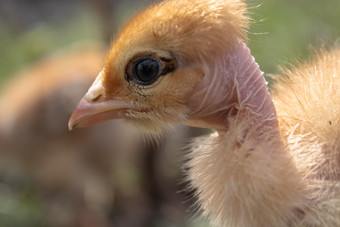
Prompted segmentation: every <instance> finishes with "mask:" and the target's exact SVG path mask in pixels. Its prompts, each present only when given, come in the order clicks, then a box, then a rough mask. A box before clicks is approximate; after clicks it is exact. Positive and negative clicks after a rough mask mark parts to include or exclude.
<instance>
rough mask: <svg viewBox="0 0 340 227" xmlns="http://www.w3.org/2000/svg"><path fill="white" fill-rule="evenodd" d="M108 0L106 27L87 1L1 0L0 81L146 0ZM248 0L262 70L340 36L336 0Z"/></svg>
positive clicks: (99, 33)
mask: <svg viewBox="0 0 340 227" xmlns="http://www.w3.org/2000/svg"><path fill="white" fill-rule="evenodd" d="M51 2H52V3H51ZM53 2H54V3H53ZM97 2H99V3H100V2H101V1H100V0H99V1H97ZM112 2H114V4H113V3H111V4H110V7H111V8H110V10H111V11H110V15H108V16H107V17H105V19H104V20H110V23H108V24H109V25H112V26H111V29H110V28H105V26H107V24H104V23H103V14H105V13H103V12H101V10H100V9H99V8H100V6H99V7H98V6H96V5H97V4H96V3H93V2H91V1H76V0H73V1H65V0H64V1H45V3H44V1H42V0H41V1H38V0H36V1H33V0H26V1H25V0H15V1H10V0H1V2H0V7H1V8H0V37H1V42H0V50H1V55H0V84H1V83H3V82H4V81H6V79H8V78H9V77H10V76H11V75H12V74H13V73H14V72H16V71H18V70H19V69H21V68H23V67H24V66H26V65H28V64H30V63H32V62H34V61H36V60H38V59H40V58H42V57H44V56H46V55H48V54H49V53H51V52H52V51H55V50H58V49H59V48H62V47H64V46H66V45H68V44H70V43H72V42H74V41H77V40H83V39H91V40H93V39H95V40H103V39H106V38H107V36H108V34H114V33H115V32H116V31H117V29H119V27H120V26H121V25H122V24H123V22H124V21H126V20H127V19H128V18H129V17H130V16H131V15H133V13H134V12H136V11H138V9H140V8H142V7H144V6H145V5H147V2H148V1H146V0H144V1H142V0H139V1H137V0H136V1H133V0H129V1H118V0H113V1H112ZM248 5H249V7H250V12H251V17H252V18H253V20H254V23H253V25H252V27H251V30H250V33H249V38H250V40H249V46H250V48H251V50H252V52H253V54H254V56H255V58H256V60H257V61H258V63H259V65H260V66H261V68H262V70H263V71H264V72H266V73H276V72H277V69H278V65H279V64H287V63H292V62H294V61H295V59H305V58H306V57H307V56H308V54H309V53H310V50H311V46H313V47H319V46H321V45H323V44H326V45H332V44H334V43H335V42H336V41H337V40H338V37H339V36H340V1H338V0H325V1H310V0H270V1H269V0H267V1H266V0H262V1H260V0H258V1H257V0H251V1H248ZM98 9H99V10H98ZM100 14H101V15H100ZM105 29H107V30H109V31H107V32H106V33H104V32H103V30H105ZM106 40H107V39H106ZM106 43H107V45H109V42H108V41H107V42H106Z"/></svg>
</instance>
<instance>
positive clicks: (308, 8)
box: [249, 0, 340, 73]
mask: <svg viewBox="0 0 340 227" xmlns="http://www.w3.org/2000/svg"><path fill="white" fill-rule="evenodd" d="M249 5H250V7H251V8H252V9H251V17H252V18H253V21H254V23H253V25H252V27H251V29H250V35H249V39H250V41H249V46H250V49H251V50H252V53H253V55H254V57H255V58H256V61H257V62H258V63H259V65H260V67H261V69H262V71H264V72H265V73H277V72H278V66H279V65H282V64H283V65H288V64H292V63H293V64H294V63H295V62H296V60H301V59H306V58H307V56H308V55H309V54H310V53H312V52H311V51H313V48H315V49H318V48H320V47H322V46H323V45H325V46H326V47H327V46H333V45H334V44H335V42H336V41H337V40H338V39H339V37H340V14H339V12H340V1H338V0H325V1H309V0H270V1H254V0H253V1H249Z"/></svg>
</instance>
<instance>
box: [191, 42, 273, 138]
mask: <svg viewBox="0 0 340 227" xmlns="http://www.w3.org/2000/svg"><path fill="white" fill-rule="evenodd" d="M204 75H205V76H204V77H203V79H202V81H201V82H200V83H199V84H198V85H197V87H196V88H195V90H194V93H193V94H192V96H191V98H190V99H189V102H188V107H189V109H190V113H189V118H188V121H187V122H186V124H187V125H189V126H194V127H201V128H212V129H215V130H216V131H217V132H225V131H227V130H228V120H227V119H228V117H230V115H234V114H237V112H238V111H240V110H246V111H248V112H249V113H250V115H251V118H252V119H254V120H255V121H258V122H261V124H262V125H263V126H270V127H278V123H277V117H276V111H275V107H274V104H273V101H272V98H271V96H270V94H269V92H268V88H267V82H266V81H265V79H264V77H263V73H262V71H261V70H260V68H259V66H258V64H257V63H256V62H255V59H254V57H253V56H252V55H251V53H250V50H249V48H248V47H247V45H246V44H244V43H243V42H239V43H238V45H236V46H233V47H232V48H230V49H229V50H227V51H226V52H225V53H223V54H221V55H220V56H218V57H217V58H215V59H214V60H213V61H210V62H208V63H207V64H205V65H204Z"/></svg>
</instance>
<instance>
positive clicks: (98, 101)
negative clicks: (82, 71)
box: [68, 73, 138, 130]
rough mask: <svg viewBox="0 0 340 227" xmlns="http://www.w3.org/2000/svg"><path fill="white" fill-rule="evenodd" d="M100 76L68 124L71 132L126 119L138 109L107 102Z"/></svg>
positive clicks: (128, 104) (130, 105) (132, 105)
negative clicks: (77, 128) (129, 113)
mask: <svg viewBox="0 0 340 227" xmlns="http://www.w3.org/2000/svg"><path fill="white" fill-rule="evenodd" d="M101 74H102V73H100V74H99V75H98V77H97V78H96V80H95V81H94V83H93V84H92V86H91V87H90V89H89V90H88V92H87V93H86V95H85V96H84V97H83V98H82V99H81V100H80V102H79V104H78V106H77V107H76V109H75V110H74V111H73V113H72V116H71V118H70V120H69V122H68V128H69V130H72V129H73V128H75V127H87V126H92V125H96V124H99V123H101V122H103V121H106V120H110V119H119V118H124V116H125V114H126V111H127V110H129V109H138V107H137V106H136V105H134V104H131V103H127V102H124V101H117V100H105V99H104V98H103V97H104V95H105V90H104V87H103V86H102V82H101Z"/></svg>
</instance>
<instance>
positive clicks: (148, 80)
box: [128, 56, 161, 85]
mask: <svg viewBox="0 0 340 227" xmlns="http://www.w3.org/2000/svg"><path fill="white" fill-rule="evenodd" d="M129 68H130V69H128V76H129V79H132V80H133V81H135V82H136V83H138V84H142V85H150V84H152V83H153V82H155V81H156V80H157V79H158V77H159V76H160V74H161V73H160V68H161V65H160V63H159V61H158V60H157V59H155V58H153V57H152V56H142V57H139V58H137V59H135V60H134V61H133V62H132V64H131V65H130V67H129Z"/></svg>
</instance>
